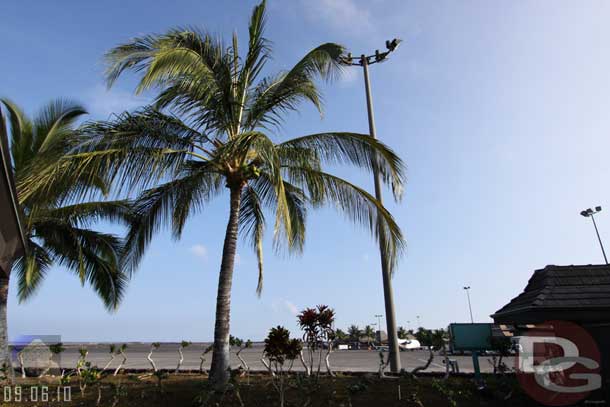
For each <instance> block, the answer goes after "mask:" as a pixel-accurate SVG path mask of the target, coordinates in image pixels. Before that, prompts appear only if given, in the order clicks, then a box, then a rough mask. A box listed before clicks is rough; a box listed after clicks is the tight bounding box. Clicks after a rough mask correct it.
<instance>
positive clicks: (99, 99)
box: [85, 85, 150, 119]
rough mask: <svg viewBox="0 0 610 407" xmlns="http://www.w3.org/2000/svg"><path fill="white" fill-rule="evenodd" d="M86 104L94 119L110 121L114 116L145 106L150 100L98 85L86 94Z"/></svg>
mask: <svg viewBox="0 0 610 407" xmlns="http://www.w3.org/2000/svg"><path fill="white" fill-rule="evenodd" d="M85 103H86V106H87V108H88V109H89V113H91V116H92V117H93V118H94V119H108V118H109V117H110V116H111V115H112V114H118V113H122V112H124V111H126V110H133V109H137V108H138V107H141V106H144V105H146V104H148V103H150V100H149V99H148V98H146V97H143V96H136V95H134V94H133V93H131V92H128V91H125V90H121V89H117V88H112V89H106V87H105V86H103V85H97V86H95V87H93V88H92V89H90V90H89V91H86V92H85Z"/></svg>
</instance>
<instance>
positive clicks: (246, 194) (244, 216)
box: [239, 186, 265, 296]
mask: <svg viewBox="0 0 610 407" xmlns="http://www.w3.org/2000/svg"><path fill="white" fill-rule="evenodd" d="M239 227H240V234H244V235H246V236H249V239H250V244H251V245H252V248H253V249H254V252H255V253H256V259H257V263H258V283H257V285H256V294H257V295H258V296H260V295H261V293H262V292H263V235H264V233H265V215H264V213H263V208H262V205H261V202H260V200H259V197H258V194H257V193H256V191H255V190H254V189H253V188H252V187H250V186H246V187H245V188H244V190H243V192H242V197H241V208H240V211H239Z"/></svg>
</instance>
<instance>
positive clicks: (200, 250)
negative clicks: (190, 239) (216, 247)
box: [189, 244, 208, 260]
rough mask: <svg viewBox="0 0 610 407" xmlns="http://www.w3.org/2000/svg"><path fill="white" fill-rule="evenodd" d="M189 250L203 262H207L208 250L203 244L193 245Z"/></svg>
mask: <svg viewBox="0 0 610 407" xmlns="http://www.w3.org/2000/svg"><path fill="white" fill-rule="evenodd" d="M189 250H190V252H191V253H192V254H193V255H195V256H197V257H199V258H201V259H203V260H207V258H208V248H207V247H205V246H204V245H202V244H196V245H193V246H191V248H190V249H189Z"/></svg>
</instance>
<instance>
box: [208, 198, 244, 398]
mask: <svg viewBox="0 0 610 407" xmlns="http://www.w3.org/2000/svg"><path fill="white" fill-rule="evenodd" d="M230 190H231V210H230V214H229V222H228V224H227V231H226V234H225V241H224V246H223V248H222V262H221V263H220V275H219V277H218V294H217V295H216V325H215V327H214V353H213V354H212V366H211V368H210V382H211V383H212V385H213V386H214V387H215V388H217V389H221V388H224V386H225V385H226V384H227V382H228V381H229V368H230V353H229V352H230V347H229V321H230V314H231V284H232V282H233V265H234V263H235V253H236V252H237V231H238V219H239V207H240V204H241V187H239V186H231V187H230Z"/></svg>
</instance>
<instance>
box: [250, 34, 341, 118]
mask: <svg viewBox="0 0 610 407" xmlns="http://www.w3.org/2000/svg"><path fill="white" fill-rule="evenodd" d="M343 52H344V48H343V47H342V46H341V45H338V44H333V43H326V44H322V45H320V46H318V47H317V48H315V49H313V50H312V51H310V52H309V53H308V54H307V55H305V57H303V58H302V59H301V60H300V61H299V62H298V63H297V64H296V65H295V66H294V67H293V68H292V69H291V70H290V71H288V72H287V73H282V74H279V75H275V76H270V77H268V78H266V79H263V80H262V81H261V82H260V83H259V85H257V86H256V87H255V88H254V89H253V90H252V92H251V96H250V98H249V100H248V103H247V104H248V106H247V114H246V117H245V120H244V124H243V127H244V128H245V129H254V128H256V127H258V126H262V127H265V126H269V125H272V126H277V125H279V124H280V123H281V118H282V115H283V114H284V113H286V112H288V111H293V110H296V109H297V106H298V104H299V103H300V102H301V101H304V100H308V101H310V102H311V103H313V105H314V106H315V107H316V108H317V109H318V110H319V111H320V113H322V101H321V95H320V92H319V90H318V88H317V86H316V84H315V80H316V78H317V77H320V78H322V79H326V80H330V79H332V78H334V77H335V76H337V75H338V74H339V72H341V70H342V66H341V64H340V62H339V59H340V56H341V55H342V54H343Z"/></svg>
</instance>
